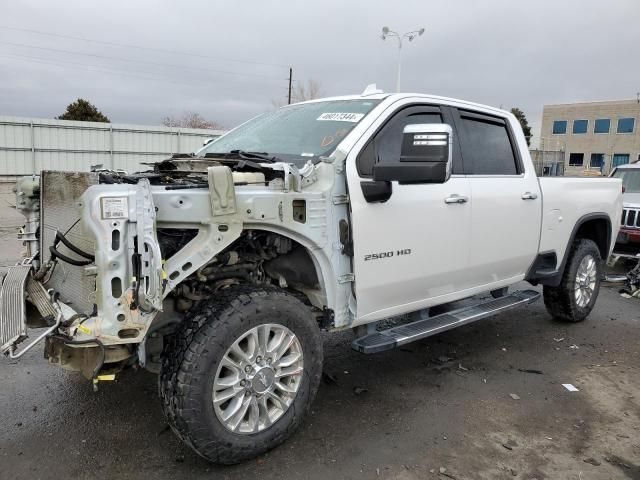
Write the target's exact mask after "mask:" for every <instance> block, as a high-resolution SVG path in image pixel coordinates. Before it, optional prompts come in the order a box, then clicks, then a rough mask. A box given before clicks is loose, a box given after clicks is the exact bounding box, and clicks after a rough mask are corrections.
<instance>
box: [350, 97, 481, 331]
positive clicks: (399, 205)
mask: <svg viewBox="0 0 640 480" xmlns="http://www.w3.org/2000/svg"><path fill="white" fill-rule="evenodd" d="M440 123H446V124H449V125H450V126H451V127H454V125H453V120H452V118H451V113H450V110H449V108H448V107H440V106H437V105H425V104H416V103H415V102H411V101H408V100H407V101H405V102H402V103H397V104H395V106H392V107H390V108H389V109H388V110H387V111H386V112H385V113H384V114H383V115H381V117H380V118H378V120H377V121H376V122H374V124H373V125H372V126H371V128H370V129H369V131H368V132H367V133H366V134H365V135H363V137H362V138H361V139H360V140H359V141H358V143H356V145H355V146H354V148H353V149H352V150H351V153H350V155H349V156H348V158H347V163H346V168H347V178H348V187H349V198H350V204H351V227H352V236H353V245H354V257H353V268H354V273H355V296H356V299H357V319H356V322H355V323H356V324H358V323H364V322H368V321H372V320H376V319H379V318H385V317H388V316H390V315H395V314H399V313H403V312H407V311H412V310H418V309H420V308H423V307H425V306H426V304H425V300H426V299H433V298H443V297H446V296H447V295H448V294H452V293H454V292H459V291H461V290H464V289H465V288H466V287H467V286H468V276H467V273H466V270H467V267H468V257H469V248H468V242H469V238H468V237H469V235H470V220H471V208H470V203H469V198H470V188H469V182H468V180H467V179H466V178H465V177H464V176H462V175H460V173H461V172H462V163H461V158H460V154H459V153H460V152H459V145H458V144H457V140H456V134H455V130H454V132H453V158H452V165H451V168H452V170H451V173H452V174H451V177H450V178H449V179H448V180H447V181H446V182H445V183H441V184H436V183H429V184H402V183H399V182H396V181H393V182H390V185H391V189H392V192H391V195H390V197H389V198H388V200H386V201H375V200H371V198H369V201H367V199H366V198H365V196H364V195H363V186H362V185H361V183H368V182H372V181H373V179H372V172H373V167H374V165H375V164H385V165H391V164H397V165H399V161H400V152H401V143H402V138H403V131H404V129H405V127H406V126H407V125H418V124H440ZM376 183H380V182H376ZM382 183H384V182H382ZM369 186H371V184H369Z"/></svg>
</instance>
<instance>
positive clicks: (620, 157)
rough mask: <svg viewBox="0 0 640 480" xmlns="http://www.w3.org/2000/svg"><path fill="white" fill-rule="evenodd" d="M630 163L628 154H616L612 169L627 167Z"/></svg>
mask: <svg viewBox="0 0 640 480" xmlns="http://www.w3.org/2000/svg"><path fill="white" fill-rule="evenodd" d="M627 163H629V154H628V153H614V154H613V160H612V161H611V168H615V167H617V166H618V165H625V164H627Z"/></svg>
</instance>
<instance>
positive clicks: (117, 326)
mask: <svg viewBox="0 0 640 480" xmlns="http://www.w3.org/2000/svg"><path fill="white" fill-rule="evenodd" d="M105 187H107V186H103V185H100V179H99V174H97V173H68V172H48V171H45V172H42V174H41V175H40V176H31V177H23V178H22V179H20V180H19V181H18V183H17V186H16V200H17V202H16V208H17V209H18V210H19V211H20V212H21V213H22V214H23V215H24V216H25V218H26V224H25V227H23V229H22V230H21V232H20V234H19V238H20V239H22V240H23V241H24V244H25V246H26V250H27V257H26V258H25V259H24V260H23V261H22V262H21V263H20V264H19V265H16V266H14V267H11V268H10V269H9V271H8V273H7V275H6V277H5V278H4V281H3V282H2V288H1V290H0V326H1V327H2V330H1V331H0V348H1V351H2V352H3V353H5V354H7V355H8V356H10V357H11V358H19V357H20V356H22V355H23V354H24V353H26V352H27V351H28V350H30V349H31V348H32V347H33V346H34V345H35V344H37V343H38V342H39V341H41V340H42V339H46V347H45V357H47V358H48V359H49V360H50V361H51V362H52V363H57V364H59V365H61V366H62V367H64V368H67V369H70V370H77V371H82V372H83V373H84V374H85V376H87V377H88V378H92V379H93V380H94V381H96V380H98V378H99V376H100V374H101V372H103V371H104V370H105V366H108V364H111V366H117V367H121V366H122V364H123V363H125V362H126V361H127V360H128V359H131V357H133V355H134V353H135V349H134V348H131V346H130V345H127V343H129V342H130V341H131V339H135V338H137V337H138V335H139V334H140V333H141V332H143V331H144V330H145V329H146V327H147V325H148V319H147V318H145V316H148V315H151V314H152V313H153V312H157V311H160V310H161V309H162V288H163V284H165V282H164V280H163V270H162V258H161V254H160V250H159V247H158V243H157V239H156V237H155V223H154V222H155V208H154V206H153V201H152V195H151V191H150V184H149V181H148V180H146V179H140V181H139V182H138V183H137V184H135V185H118V186H117V187H118V188H114V186H113V185H109V186H108V187H110V188H105ZM99 271H100V275H99ZM107 272H108V273H107ZM25 300H27V302H25ZM30 328H44V331H42V332H41V333H39V334H38V335H37V336H36V338H35V339H34V340H33V341H31V342H30V343H28V344H27V345H26V346H22V348H21V349H20V350H19V349H18V346H19V344H20V343H21V342H23V341H24V340H26V339H27V336H28V329H30ZM80 347H82V348H80ZM116 364H117V365H116Z"/></svg>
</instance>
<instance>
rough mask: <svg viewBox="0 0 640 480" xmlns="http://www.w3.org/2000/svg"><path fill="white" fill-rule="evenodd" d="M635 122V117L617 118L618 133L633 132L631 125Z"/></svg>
mask: <svg viewBox="0 0 640 480" xmlns="http://www.w3.org/2000/svg"><path fill="white" fill-rule="evenodd" d="M635 123H636V119H635V118H619V119H618V133H633V127H634V126H635Z"/></svg>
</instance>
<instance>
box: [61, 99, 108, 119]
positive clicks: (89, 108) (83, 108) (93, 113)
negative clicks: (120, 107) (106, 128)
mask: <svg viewBox="0 0 640 480" xmlns="http://www.w3.org/2000/svg"><path fill="white" fill-rule="evenodd" d="M57 118H58V120H78V121H81V122H104V123H110V120H109V119H108V118H107V117H106V116H105V115H104V114H103V113H102V112H101V111H100V110H98V109H97V108H96V106H95V105H93V104H92V103H91V102H88V101H86V100H84V99H82V98H79V99H77V100H76V101H75V102H73V103H70V104H69V105H67V109H66V110H65V112H64V113H63V114H62V115H60V116H59V117H57Z"/></svg>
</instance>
